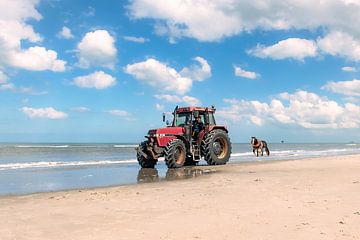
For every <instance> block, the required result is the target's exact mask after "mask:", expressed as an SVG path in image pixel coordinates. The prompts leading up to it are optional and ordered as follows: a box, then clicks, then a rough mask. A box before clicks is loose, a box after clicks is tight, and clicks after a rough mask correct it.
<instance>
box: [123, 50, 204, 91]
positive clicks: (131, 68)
mask: <svg viewBox="0 0 360 240" xmlns="http://www.w3.org/2000/svg"><path fill="white" fill-rule="evenodd" d="M194 60H195V61H197V62H198V63H199V65H198V64H194V65H192V66H190V67H184V68H183V69H182V70H181V71H180V72H178V71H176V70H175V69H174V68H172V67H170V66H168V65H167V64H166V63H162V62H159V61H158V60H156V59H154V58H150V59H148V60H146V61H143V62H138V63H134V64H128V65H127V66H126V67H125V72H126V73H128V74H130V75H132V76H133V77H134V78H135V79H137V80H139V81H141V82H143V83H146V84H148V85H150V86H151V87H153V88H155V89H157V90H162V91H166V92H174V93H177V94H180V95H183V94H185V93H186V92H188V91H190V90H191V87H192V82H193V81H204V80H205V79H206V78H209V77H211V67H210V65H209V64H208V62H207V61H206V60H205V59H204V58H202V57H196V58H194Z"/></svg>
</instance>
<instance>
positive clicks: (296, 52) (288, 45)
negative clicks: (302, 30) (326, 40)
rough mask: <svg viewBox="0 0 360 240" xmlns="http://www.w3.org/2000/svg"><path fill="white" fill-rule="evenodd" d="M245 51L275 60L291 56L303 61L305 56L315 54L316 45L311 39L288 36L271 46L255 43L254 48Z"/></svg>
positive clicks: (313, 55)
mask: <svg viewBox="0 0 360 240" xmlns="http://www.w3.org/2000/svg"><path fill="white" fill-rule="evenodd" d="M247 53H248V54H251V55H254V56H257V57H260V58H272V59H276V60H280V59H285V58H293V59H295V60H299V61H303V60H304V58H306V57H315V56H317V46H316V43H315V42H314V41H311V40H307V39H301V38H288V39H286V40H282V41H280V42H278V43H276V44H274V45H271V46H263V45H257V46H256V47H255V48H253V49H250V50H247Z"/></svg>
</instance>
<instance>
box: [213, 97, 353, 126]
mask: <svg viewBox="0 0 360 240" xmlns="http://www.w3.org/2000/svg"><path fill="white" fill-rule="evenodd" d="M224 102H225V103H227V104H228V105H229V106H228V107H225V108H222V109H220V110H219V111H218V115H219V117H220V118H223V119H225V120H229V121H232V122H234V123H239V122H248V123H251V124H255V125H258V126H261V125H264V124H266V123H279V124H285V125H289V124H290V125H297V126H300V127H303V128H310V129H331V128H332V129H340V128H359V127H360V118H359V117H357V115H356V114H359V113H360V107H359V106H358V105H355V104H352V103H346V104H344V105H340V104H338V103H337V102H335V101H332V100H329V99H327V98H325V97H321V96H318V95H317V94H315V93H310V92H306V91H301V90H300V91H297V92H295V93H293V94H290V93H287V92H285V93H282V94H280V95H279V96H278V97H276V98H274V99H272V100H271V101H270V102H260V101H247V100H238V99H225V100H224Z"/></svg>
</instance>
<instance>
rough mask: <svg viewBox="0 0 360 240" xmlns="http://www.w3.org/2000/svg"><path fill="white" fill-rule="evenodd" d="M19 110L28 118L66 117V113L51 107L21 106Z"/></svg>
mask: <svg viewBox="0 0 360 240" xmlns="http://www.w3.org/2000/svg"><path fill="white" fill-rule="evenodd" d="M21 111H22V112H23V113H24V114H26V115H27V116H28V117H30V118H48V119H63V118H67V117H68V115H67V114H66V113H64V112H60V111H57V110H55V109H54V108H52V107H47V108H30V107H23V108H21Z"/></svg>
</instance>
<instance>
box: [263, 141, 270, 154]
mask: <svg viewBox="0 0 360 240" xmlns="http://www.w3.org/2000/svg"><path fill="white" fill-rule="evenodd" d="M262 144H263V147H264V148H265V152H266V155H268V156H269V155H270V150H269V148H268V146H267V143H266V142H265V141H262Z"/></svg>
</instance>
